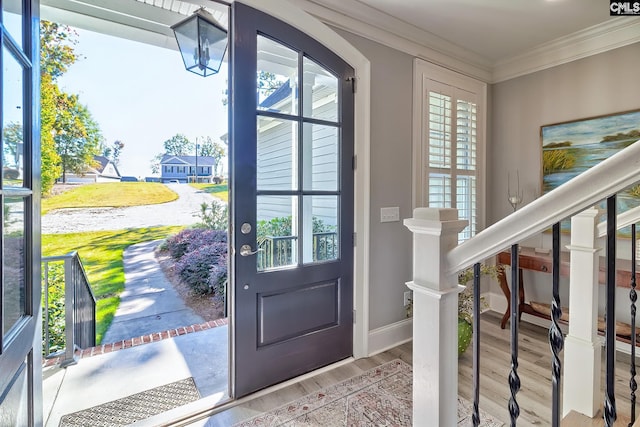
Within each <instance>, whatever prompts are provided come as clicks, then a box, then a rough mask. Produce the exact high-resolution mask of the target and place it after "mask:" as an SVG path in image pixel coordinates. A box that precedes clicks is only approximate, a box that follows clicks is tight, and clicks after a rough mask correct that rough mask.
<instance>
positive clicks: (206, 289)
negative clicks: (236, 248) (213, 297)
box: [176, 242, 227, 295]
mask: <svg viewBox="0 0 640 427" xmlns="http://www.w3.org/2000/svg"><path fill="white" fill-rule="evenodd" d="M226 260H227V244H226V243H221V242H218V243H213V244H211V245H206V246H201V247H198V248H197V249H195V250H193V251H191V252H187V253H185V254H184V255H183V256H182V257H181V258H180V259H179V260H178V261H177V262H176V272H177V273H178V274H179V275H180V278H181V279H182V280H184V281H185V283H187V284H188V285H189V287H191V289H192V290H193V291H194V292H196V293H197V294H201V295H205V294H209V293H212V292H215V291H217V289H215V288H212V287H211V283H212V278H211V277H210V276H211V270H212V267H213V266H219V265H220V264H224V265H225V280H226ZM219 280H220V278H218V279H217V280H216V282H217V281H219Z"/></svg>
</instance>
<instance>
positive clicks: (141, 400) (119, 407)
mask: <svg viewBox="0 0 640 427" xmlns="http://www.w3.org/2000/svg"><path fill="white" fill-rule="evenodd" d="M198 399H200V393H199V392H198V389H197V388H196V385H195V383H194V382H193V378H185V379H184V380H180V381H176V382H174V383H171V384H166V385H163V386H160V387H156V388H152V389H151V390H146V391H143V392H141V393H137V394H134V395H131V396H127V397H123V398H122V399H118V400H114V401H112V402H107V403H104V404H102V405H98V406H94V407H92V408H89V409H84V410H82V411H78V412H74V413H72V414H68V415H65V416H63V417H62V419H61V420H60V427H87V426H91V427H116V426H126V425H129V424H131V423H134V422H136V421H140V420H143V419H146V418H149V417H152V416H154V415H157V414H159V413H161V412H164V411H168V410H170V409H173V408H177V407H178V406H182V405H185V404H187V403H190V402H193V401H195V400H198Z"/></svg>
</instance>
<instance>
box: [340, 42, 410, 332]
mask: <svg viewBox="0 0 640 427" xmlns="http://www.w3.org/2000/svg"><path fill="white" fill-rule="evenodd" d="M336 31H337V32H338V33H339V34H340V35H341V36H343V37H344V38H345V39H346V40H347V41H349V42H350V43H351V44H353V46H354V47H356V48H357V49H358V50H359V51H360V52H362V54H364V55H365V56H366V57H367V58H368V59H369V61H371V166H370V169H371V188H370V190H371V202H370V209H371V218H370V221H371V228H370V230H371V236H370V260H369V261H370V266H369V311H370V314H369V328H370V329H376V328H379V327H381V326H385V325H389V324H391V323H395V322H398V321H400V320H403V319H405V309H404V307H403V293H404V291H406V290H408V289H407V288H406V286H405V285H404V284H405V282H407V281H409V280H411V275H412V270H411V266H412V248H411V242H412V236H411V233H410V232H409V230H408V229H407V228H406V227H405V226H404V225H403V224H402V219H404V218H409V217H411V216H412V210H411V209H412V206H411V181H412V176H411V156H412V154H411V150H412V145H411V144H412V142H411V133H412V130H411V126H412V118H411V117H412V102H413V101H412V99H413V98H412V96H413V95H412V90H413V58H412V57H411V56H410V55H407V54H405V53H402V52H399V51H397V50H394V49H391V48H388V47H385V46H382V45H380V44H378V43H375V42H372V41H370V40H367V39H364V38H362V37H359V36H356V35H353V34H351V33H347V32H345V31H341V30H336ZM391 206H398V207H400V219H401V221H400V222H387V223H380V208H382V207H391Z"/></svg>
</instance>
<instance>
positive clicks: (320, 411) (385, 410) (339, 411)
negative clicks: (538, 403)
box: [234, 359, 503, 427]
mask: <svg viewBox="0 0 640 427" xmlns="http://www.w3.org/2000/svg"><path fill="white" fill-rule="evenodd" d="M412 375H413V373H412V370H411V366H410V365H409V364H407V363H405V362H403V361H402V360H399V359H397V360H393V361H391V362H388V363H385V364H384V365H381V366H378V367H377V368H374V369H371V370H369V371H367V372H365V373H363V374H360V375H358V376H355V377H353V378H349V379H348V380H346V381H343V382H341V383H339V384H336V385H334V386H331V387H327V388H325V389H322V390H320V391H318V392H316V393H313V394H309V395H307V396H304V397H302V398H300V399H298V400H296V401H293V402H291V403H288V404H286V405H283V406H281V407H279V408H276V409H274V410H272V411H269V412H265V413H262V414H260V415H257V416H255V417H253V418H251V419H249V420H246V421H243V422H240V423H237V424H235V425H234V427H255V426H268V427H277V426H286V427H298V426H300V427H302V426H331V427H339V426H349V427H352V426H353V427H355V426H363V427H364V426H398V427H400V426H411V425H412V405H413V404H412V387H411V384H412V380H413V377H412ZM471 411H472V405H471V403H470V402H468V401H466V400H465V399H462V398H460V397H459V398H458V426H464V427H466V426H472V425H473V423H472V421H471ZM480 419H481V422H480V425H481V426H483V427H500V426H502V425H503V423H501V422H500V421H498V420H497V419H495V418H494V417H492V416H490V415H488V414H487V413H486V412H484V411H482V410H481V411H480Z"/></svg>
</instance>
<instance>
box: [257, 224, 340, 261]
mask: <svg viewBox="0 0 640 427" xmlns="http://www.w3.org/2000/svg"><path fill="white" fill-rule="evenodd" d="M297 241H298V238H297V237H296V236H266V237H264V238H261V239H259V241H258V271H261V270H265V269H269V268H276V267H282V266H286V265H291V264H292V263H293V253H294V252H293V251H294V250H295V243H296V242H297ZM336 258H338V233H336V232H335V231H326V232H321V233H313V261H314V262H317V261H328V260H332V259H336Z"/></svg>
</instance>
